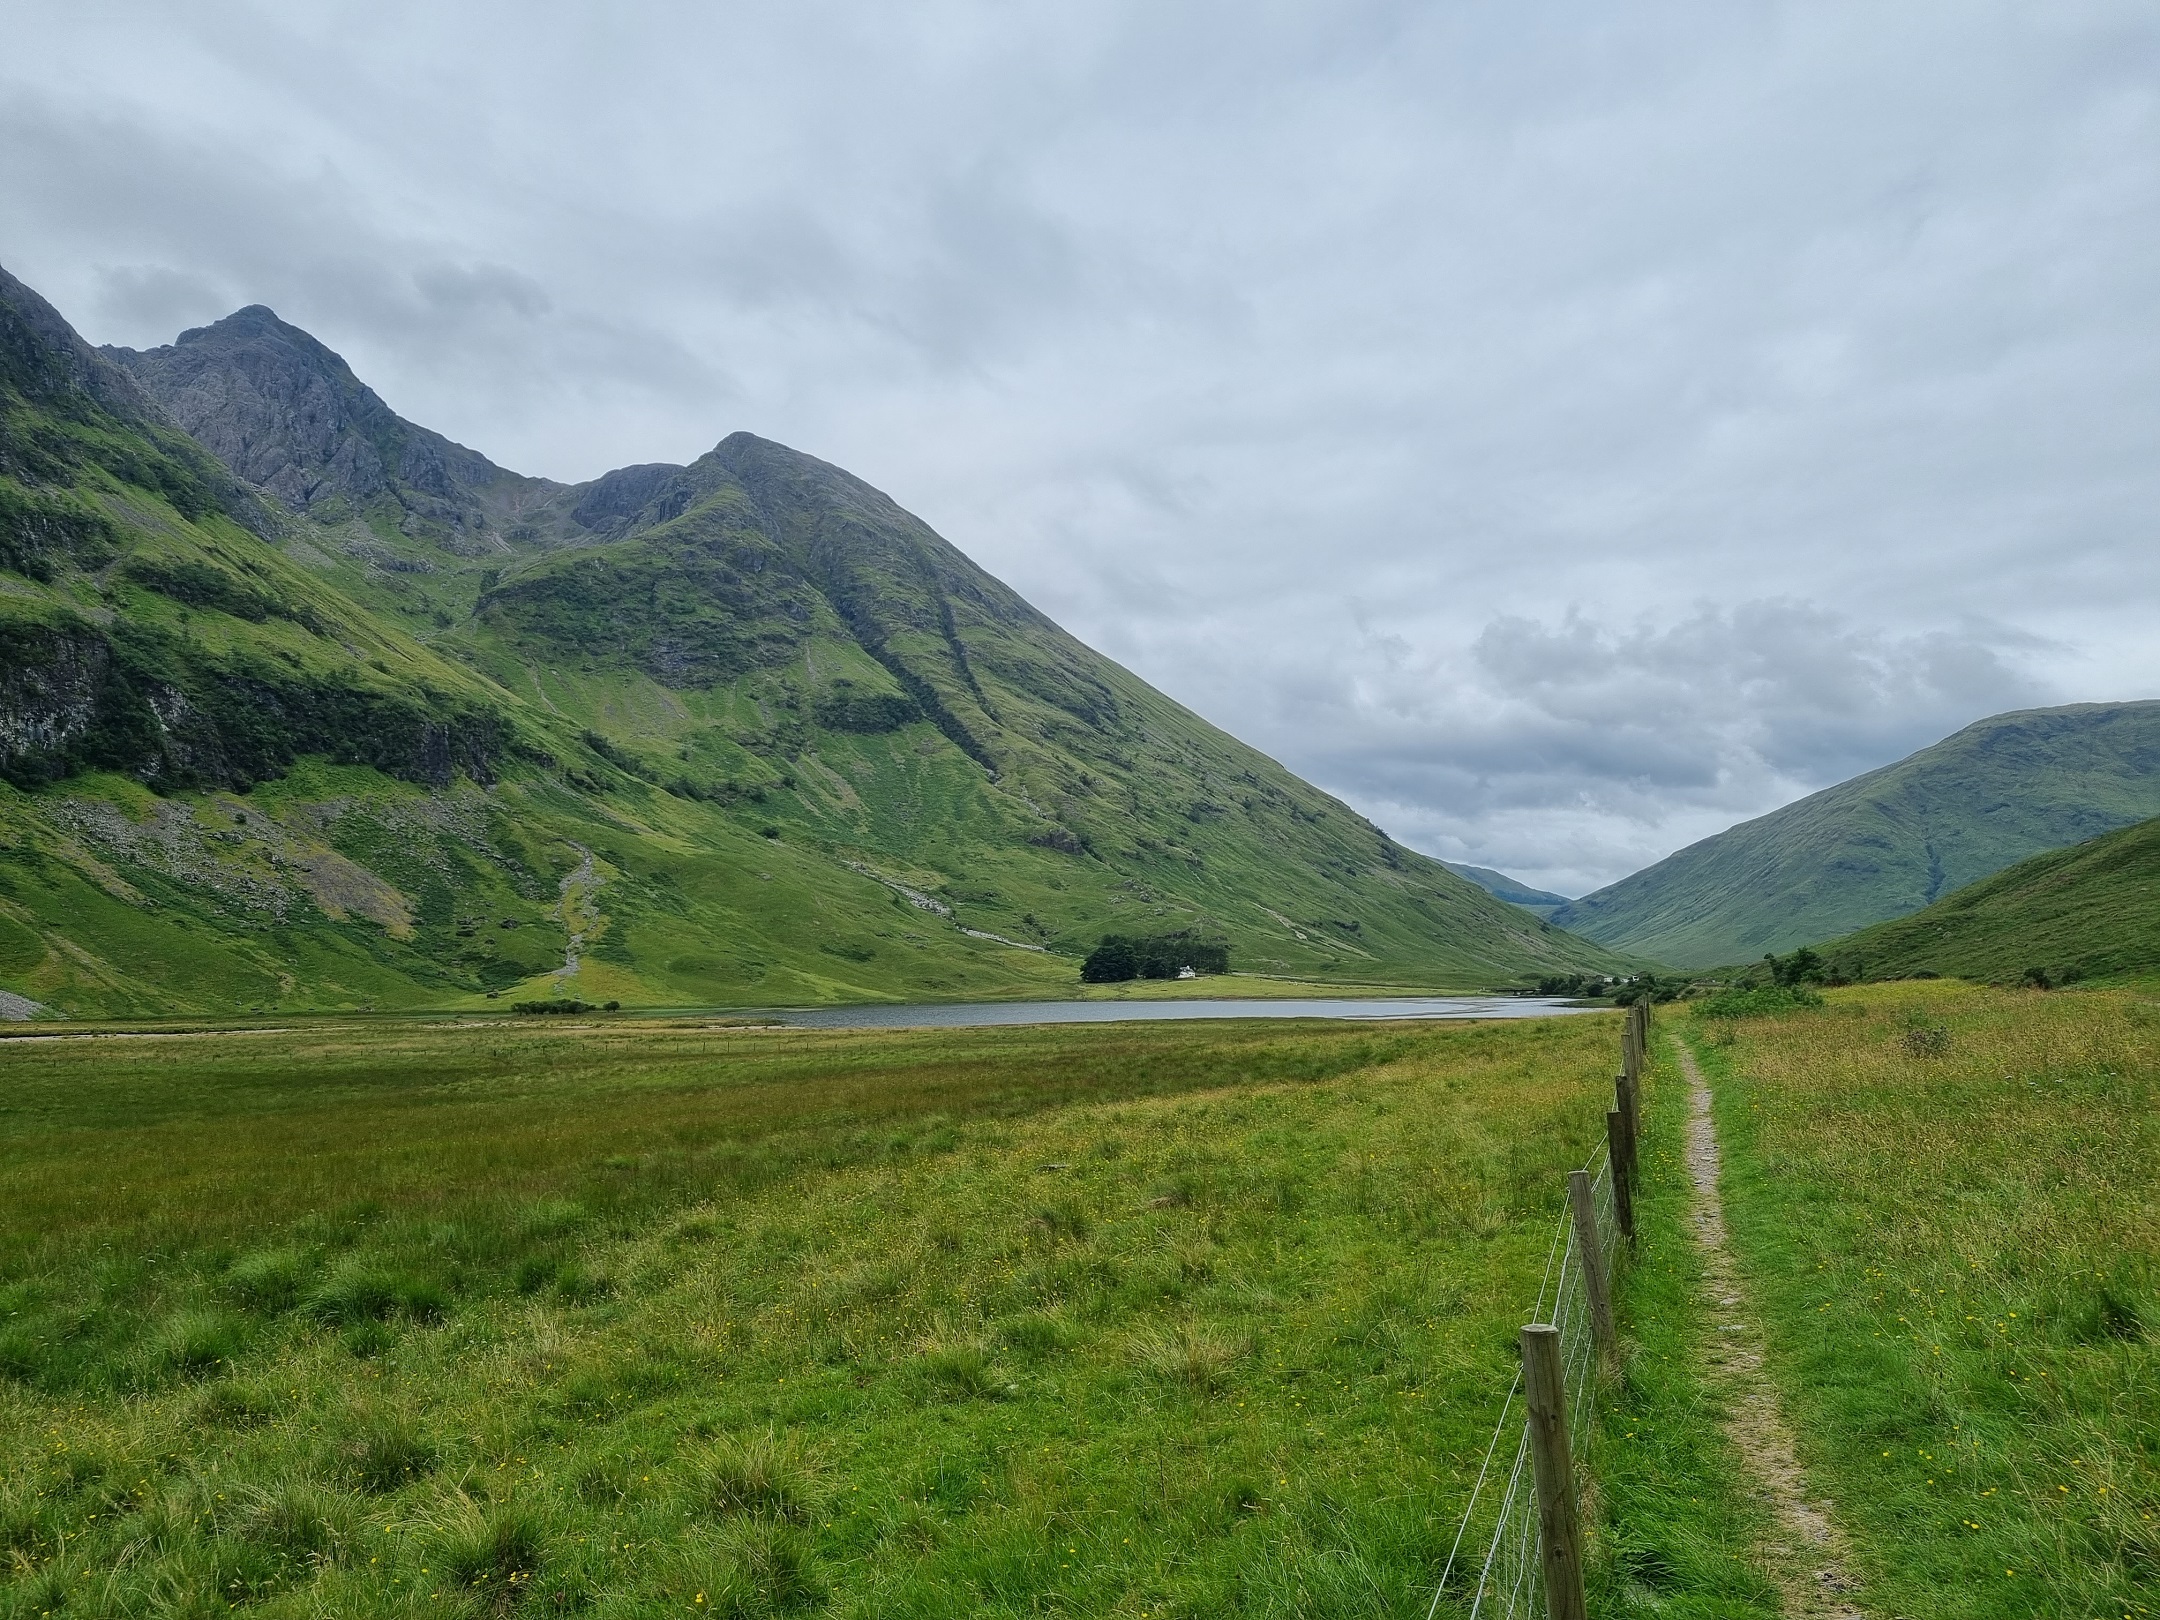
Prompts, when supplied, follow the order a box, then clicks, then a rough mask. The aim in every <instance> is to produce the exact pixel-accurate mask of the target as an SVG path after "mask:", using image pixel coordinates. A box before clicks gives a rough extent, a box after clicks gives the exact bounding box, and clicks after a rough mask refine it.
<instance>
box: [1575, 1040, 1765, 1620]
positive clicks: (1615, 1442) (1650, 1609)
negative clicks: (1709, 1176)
mask: <svg viewBox="0 0 2160 1620" xmlns="http://www.w3.org/2000/svg"><path fill="white" fill-rule="evenodd" d="M1660 1014H1661V1016H1660V1019H1659V1021H1658V1023H1657V1025H1655V1026H1654V1033H1653V1035H1652V1037H1651V1050H1652V1061H1651V1065H1650V1068H1649V1071H1648V1073H1647V1075H1646V1076H1645V1083H1644V1088H1643V1140H1642V1144H1641V1148H1640V1152H1639V1157H1640V1160H1641V1173H1642V1181H1641V1184H1640V1186H1639V1187H1638V1188H1637V1190H1636V1195H1635V1225H1636V1233H1637V1239H1638V1245H1637V1248H1636V1250H1635V1252H1634V1254H1633V1256H1632V1257H1624V1258H1623V1261H1622V1264H1621V1266H1620V1267H1619V1270H1618V1279H1617V1284H1616V1286H1617V1289H1618V1294H1619V1301H1620V1312H1621V1321H1620V1337H1621V1346H1622V1362H1621V1374H1620V1377H1619V1379H1618V1380H1617V1381H1616V1382H1614V1383H1613V1384H1611V1385H1608V1386H1607V1388H1606V1390H1605V1392H1604V1394H1603V1396H1602V1397H1601V1404H1600V1407H1599V1415H1598V1424H1597V1433H1596V1436H1595V1438H1594V1439H1593V1442H1592V1445H1591V1448H1590V1456H1589V1474H1590V1478H1591V1481H1592V1484H1591V1490H1592V1493H1593V1494H1592V1498H1591V1500H1592V1502H1593V1504H1594V1506H1595V1508H1596V1510H1597V1511H1596V1512H1595V1514H1594V1515H1593V1524H1594V1525H1595V1528H1596V1535H1595V1538H1594V1539H1593V1541H1592V1543H1591V1549H1590V1554H1591V1556H1590V1565H1589V1569H1588V1572H1587V1573H1588V1577H1589V1578H1588V1583H1587V1584H1588V1587H1589V1599H1590V1604H1591V1612H1592V1613H1593V1614H1596V1615H1598V1616H1599V1617H1600V1620H1637V1617H1642V1620H1648V1617H1651V1616H1658V1617H1662V1620H1776V1617H1777V1615H1778V1614H1779V1613H1780V1612H1781V1611H1780V1608H1779V1603H1778V1593H1777V1588H1776V1585H1775V1584H1774V1582H1773V1581H1772V1579H1771V1577H1770V1572H1769V1563H1768V1560H1767V1558H1766V1556H1765V1548H1766V1547H1767V1545H1768V1543H1769V1539H1770V1537H1771V1535H1772V1533H1773V1527H1772V1526H1771V1524H1770V1521H1769V1516H1768V1514H1767V1513H1766V1512H1765V1511H1764V1509H1763V1506H1762V1504H1761V1502H1760V1501H1759V1500H1757V1499H1756V1498H1755V1497H1754V1496H1753V1495H1752V1494H1751V1492H1750V1490H1749V1488H1748V1475H1747V1471H1746V1469H1745V1467H1744V1465H1743V1463H1742V1461H1741V1458H1740V1457H1739V1455H1738V1454H1737V1453H1736V1451H1735V1450H1734V1448H1733V1444H1732V1441H1731V1439H1730V1438H1729V1436H1728V1435H1727V1433H1726V1430H1725V1427H1724V1418H1725V1416H1726V1404H1725V1403H1726V1400H1727V1391H1726V1388H1725V1387H1724V1386H1723V1385H1722V1384H1721V1382H1720V1381H1719V1380H1718V1379H1717V1378H1716V1377H1715V1376H1714V1375H1713V1374H1712V1371H1711V1369H1710V1366H1709V1361H1708V1357H1707V1355H1706V1351H1707V1349H1708V1346H1709V1340H1710V1336H1711V1335H1712V1333H1714V1332H1715V1321H1714V1318H1713V1315H1712V1312H1711V1309H1710V1301H1709V1300H1708V1299H1707V1298H1706V1297H1705V1295H1704V1291H1703V1264H1702V1251H1701V1250H1700V1249H1699V1248H1698V1247H1697V1246H1696V1243H1695V1238H1694V1234H1693V1232H1692V1231H1691V1230H1690V1226H1691V1220H1690V1214H1689V1211H1690V1207H1691V1197H1692V1194H1691V1187H1690V1183H1689V1179H1688V1167H1687V1118H1688V1094H1687V1082H1686V1081H1685V1079H1684V1078H1682V1076H1681V1073H1680V1071H1679V1068H1678V1067H1677V1065H1676V1064H1675V1063H1674V1062H1673V1060H1672V1054H1671V1048H1670V1041H1671V1039H1672V1035H1671V1026H1672V1025H1673V1024H1674V1023H1675V1022H1676V1021H1677V1020H1679V1019H1681V1018H1683V1017H1684V1016H1685V1015H1684V1014H1682V1013H1681V1012H1679V1011H1678V1010H1677V1009H1660Z"/></svg>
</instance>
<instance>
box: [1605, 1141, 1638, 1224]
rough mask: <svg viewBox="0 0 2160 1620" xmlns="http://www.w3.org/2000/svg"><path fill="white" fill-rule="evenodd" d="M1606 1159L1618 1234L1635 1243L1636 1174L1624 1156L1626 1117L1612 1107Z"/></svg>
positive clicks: (1625, 1152)
mask: <svg viewBox="0 0 2160 1620" xmlns="http://www.w3.org/2000/svg"><path fill="white" fill-rule="evenodd" d="M1605 1161H1606V1163H1608V1164H1610V1165H1611V1166H1612V1207H1613V1219H1614V1220H1615V1221H1616V1222H1618V1223H1619V1227H1620V1235H1621V1236H1622V1237H1624V1238H1626V1239H1627V1240H1628V1247H1629V1248H1631V1249H1632V1248H1633V1247H1634V1246H1635V1187H1634V1180H1635V1174H1634V1170H1633V1167H1632V1166H1630V1165H1629V1164H1628V1157H1627V1116H1626V1115H1624V1114H1622V1113H1621V1112H1620V1110H1619V1109H1617V1108H1615V1109H1613V1110H1612V1111H1611V1112H1609V1113H1608V1114H1606V1116H1605Z"/></svg>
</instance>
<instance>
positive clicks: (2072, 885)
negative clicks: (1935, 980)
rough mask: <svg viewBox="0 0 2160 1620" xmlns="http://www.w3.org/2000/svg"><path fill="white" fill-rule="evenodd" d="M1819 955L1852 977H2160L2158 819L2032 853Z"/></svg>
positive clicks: (2059, 980)
mask: <svg viewBox="0 0 2160 1620" xmlns="http://www.w3.org/2000/svg"><path fill="white" fill-rule="evenodd" d="M1821 949H1822V952H1823V955H1824V956H1825V958H1826V959H1827V960H1828V961H1829V962H1830V963H1831V964H1832V965H1833V966H1834V967H1835V968H1836V969H1837V971H1838V972H1839V973H1840V974H1841V975H1843V976H1846V977H1850V978H1855V979H1910V978H1916V977H1919V976H1921V975H1923V974H1934V975H1937V976H1940V977H1945V978H1960V979H1976V980H1983V981H1992V982H1996V983H2003V982H2011V983H2015V982H2019V981H2021V980H2025V979H2027V978H2028V976H2029V975H2031V974H2032V973H2033V972H2034V971H2035V970H2037V972H2038V974H2040V975H2042V976H2044V977H2045V978H2046V980H2047V981H2048V982H2049V983H2051V984H2063V983H2068V982H2071V981H2074V980H2089V979H2105V978H2116V977H2121V976H2124V975H2128V974H2151V973H2160V819H2155V820H2152V821H2141V822H2138V823H2137V824H2136V825H2135V826H2130V827H2124V828H2121V829H2119V830H2118V831H2115V832H2111V833H2103V834H2101V836H2099V837H2098V838H2093V839H2088V840H2087V841H2086V842H2084V843H2082V844H2076V845H2073V846H2071V847H2070V848H2069V849H2052V850H2049V851H2048V852H2047V853H2045V854H2043V855H2035V856H2032V857H2031V858H2030V859H2028V860H2022V861H2019V862H2018V863H2017V864H2016V865H2015V866H2012V867H2008V868H2006V869H2005V870H2003V871H2000V872H1997V873H1996V874H1995V875H1994V876H1993V877H1988V878H1982V879H1981V880H1980V881H1979V882H1978V883H1972V884H1968V885H1966V887H1964V888H1962V889H1960V890H1958V891H1957V892H1956V893H1955V894H1952V895H1948V896H1945V897H1944V898H1943V899H1941V900H1938V901H1936V902H1935V904H1933V905H1932V906H1929V907H1927V908H1926V909H1924V910H1921V911H1916V912H1914V913H1913V914H1912V915H1911V916H1910V917H1900V918H1898V919H1896V920H1895V921H1893V922H1886V923H1878V924H1876V925H1875V926H1874V927H1873V928H1866V929H1862V930H1861V931H1860V932H1859V933H1857V934H1853V935H1851V936H1849V937H1847V938H1845V939H1842V940H1838V941H1836V942H1834V943H1832V944H1830V945H1826V946H1823V947H1821Z"/></svg>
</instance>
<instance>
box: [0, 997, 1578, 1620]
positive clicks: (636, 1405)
mask: <svg viewBox="0 0 2160 1620" xmlns="http://www.w3.org/2000/svg"><path fill="white" fill-rule="evenodd" d="M1613 1040H1614V1030H1613V1023H1612V1021H1611V1020H1609V1019H1602V1018H1583V1019H1576V1020H1566V1021H1559V1022H1552V1023H1536V1024H1532V1023H1510V1024H1505V1025H1489V1026H1452V1027H1430V1026H1427V1027H1416V1026H1393V1027H1343V1026H1336V1025H1324V1026H1323V1025H1311V1026H1307V1025H1283V1024H1265V1025H1208V1026H1194V1025H1181V1026H1144V1025H1143V1026H1127V1027H1119V1028H1111V1029H1099V1028H1098V1029H1086V1028H1083V1029H1072V1028H1064V1029H1046V1030H988V1031H949V1032H912V1033H910V1032H876V1033H868V1034H848V1035H838V1034H835V1035H826V1034H812V1033H803V1032H791V1033H786V1034H769V1033H758V1032H742V1031H714V1030H710V1029H707V1028H703V1027H695V1026H668V1025H645V1026H642V1027H637V1028H626V1027H622V1026H614V1027H601V1028H593V1029H586V1030H570V1029H563V1028H559V1027H558V1028H556V1029H544V1028H534V1029H528V1030H505V1029H502V1028H500V1027H490V1028H485V1029H467V1030H460V1029H455V1028H450V1027H440V1026H437V1027H421V1026H412V1025H402V1024H390V1023H385V1024H383V1025H380V1026H376V1027H372V1028H340V1029H315V1030H308V1029H303V1030H298V1031H294V1032H291V1033H288V1034H286V1035H281V1036H258V1035H219V1036H210V1037H202V1038H194V1037H187V1038H174V1039H170V1040H126V1041H112V1040H87V1041H36V1042H28V1041H25V1042H9V1043H0V1324H4V1326H0V1560H5V1563H4V1564H0V1572H4V1573H0V1616H13V1615H25V1616H27V1615H43V1614H44V1613H46V1612H47V1611H48V1610H53V1611H55V1612H61V1613H65V1612H89V1613H100V1612H111V1613H144V1614H149V1613H157V1614H167V1613H170V1614H185V1613H211V1612H217V1613H224V1612H227V1611H226V1606H227V1605H228V1604H232V1603H245V1604H246V1605H247V1606H248V1607H249V1608H250V1609H251V1610H252V1611H253V1612H256V1613H259V1614H262V1615H264V1616H266V1617H282V1616H296V1615H301V1614H306V1615H318V1614H334V1615H352V1616H365V1615H408V1614H411V1615H417V1614H431V1615H432V1614H442V1613H450V1614H458V1613H464V1614H471V1615H490V1614H507V1613H517V1614H554V1613H586V1614H592V1615H596V1616H617V1615H644V1614H660V1613H666V1612H682V1613H696V1612H701V1611H702V1612H705V1613H711V1614H732V1615H739V1616H769V1615H785V1614H794V1613H817V1614H829V1615H833V1616H857V1615H861V1616H868V1615H872V1614H875V1615H881V1616H892V1615H898V1616H907V1615H921V1616H946V1615H951V1614H955V1613H983V1614H992V1615H997V1614H1010V1615H1017V1614H1021V1613H1031V1614H1032V1613H1043V1612H1058V1613H1067V1614H1106V1615H1107V1614H1118V1615H1138V1614H1139V1613H1141V1612H1143V1611H1144V1612H1146V1613H1148V1614H1150V1615H1164V1614H1214V1613H1226V1612H1229V1613H1239V1614H1245V1615H1273V1616H1285V1617H1287V1616H1291V1615H1297V1616H1301V1617H1307V1616H1317V1617H1328V1616H1348V1615H1380V1614H1383V1613H1385V1614H1396V1613H1406V1612H1411V1611H1412V1610H1413V1609H1414V1610H1416V1611H1417V1612H1422V1610H1423V1605H1424V1602H1425V1599H1426V1597H1427V1596H1428V1595H1429V1586H1428V1583H1429V1582H1430V1581H1431V1580H1432V1579H1433V1578H1435V1577H1436V1576H1437V1573H1438V1570H1439V1565H1440V1562H1441V1560H1442V1559H1443V1558H1444V1556H1445V1553H1446V1549H1447V1543H1448V1540H1449V1538H1450V1537H1451V1536H1452V1534H1453V1531H1454V1521H1455V1517H1456V1515H1457V1514H1458V1513H1459V1512H1460V1509H1461V1504H1462V1500H1463V1497H1464V1495H1465V1494H1466V1492H1467V1489H1468V1485H1469V1481H1470V1478H1471V1476H1472V1475H1473V1474H1474V1472H1475V1469H1476V1465H1477V1460H1478V1457H1479V1456H1480V1455H1481V1453H1482V1449H1483V1445H1484V1442H1485V1439H1486V1436H1487V1434H1488V1433H1489V1431H1490V1427H1491V1424H1492V1421H1493V1419H1494V1417H1495V1416H1496V1414H1497V1408H1498V1404H1499V1401H1500V1398H1501V1395H1502V1394H1503V1393H1504V1391H1505V1390H1506V1388H1507V1384H1508V1379H1509V1376H1510V1372H1511V1364H1512V1357H1513V1354H1514V1329H1515V1324H1516V1322H1517V1321H1518V1320H1519V1315H1520V1311H1521V1308H1522V1304H1523V1302H1524V1301H1525V1300H1527V1299H1528V1298H1530V1297H1531V1296H1532V1295H1533V1294H1534V1292H1535V1289H1536V1281H1537V1277H1538V1274H1539V1269H1540V1267H1541V1266H1542V1264H1543V1261H1544V1257H1545V1243H1546V1240H1547V1238H1548V1237H1549V1235H1550V1232H1551V1229H1552V1221H1553V1218H1554V1217H1555V1215H1556V1213H1557V1209H1558V1204H1559V1200H1560V1197H1561V1193H1562V1172H1563V1171H1564V1169H1565V1168H1567V1167H1568V1166H1570V1165H1572V1164H1575V1163H1578V1162H1580V1160H1581V1158H1582V1156H1583V1153H1584V1151H1585V1146H1586V1144H1587V1143H1589V1142H1590V1141H1592V1140H1593V1139H1594V1138H1595V1135H1596V1132H1597V1129H1598V1126H1599V1123H1600V1120H1601V1110H1602V1107H1603V1095H1604V1087H1605V1084H1606V1083H1607V1079H1608V1075H1609V1070H1610V1066H1611V1058H1612V1050H1613ZM701 1597H702V1601H700V1598H701ZM56 1606H57V1607H56Z"/></svg>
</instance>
